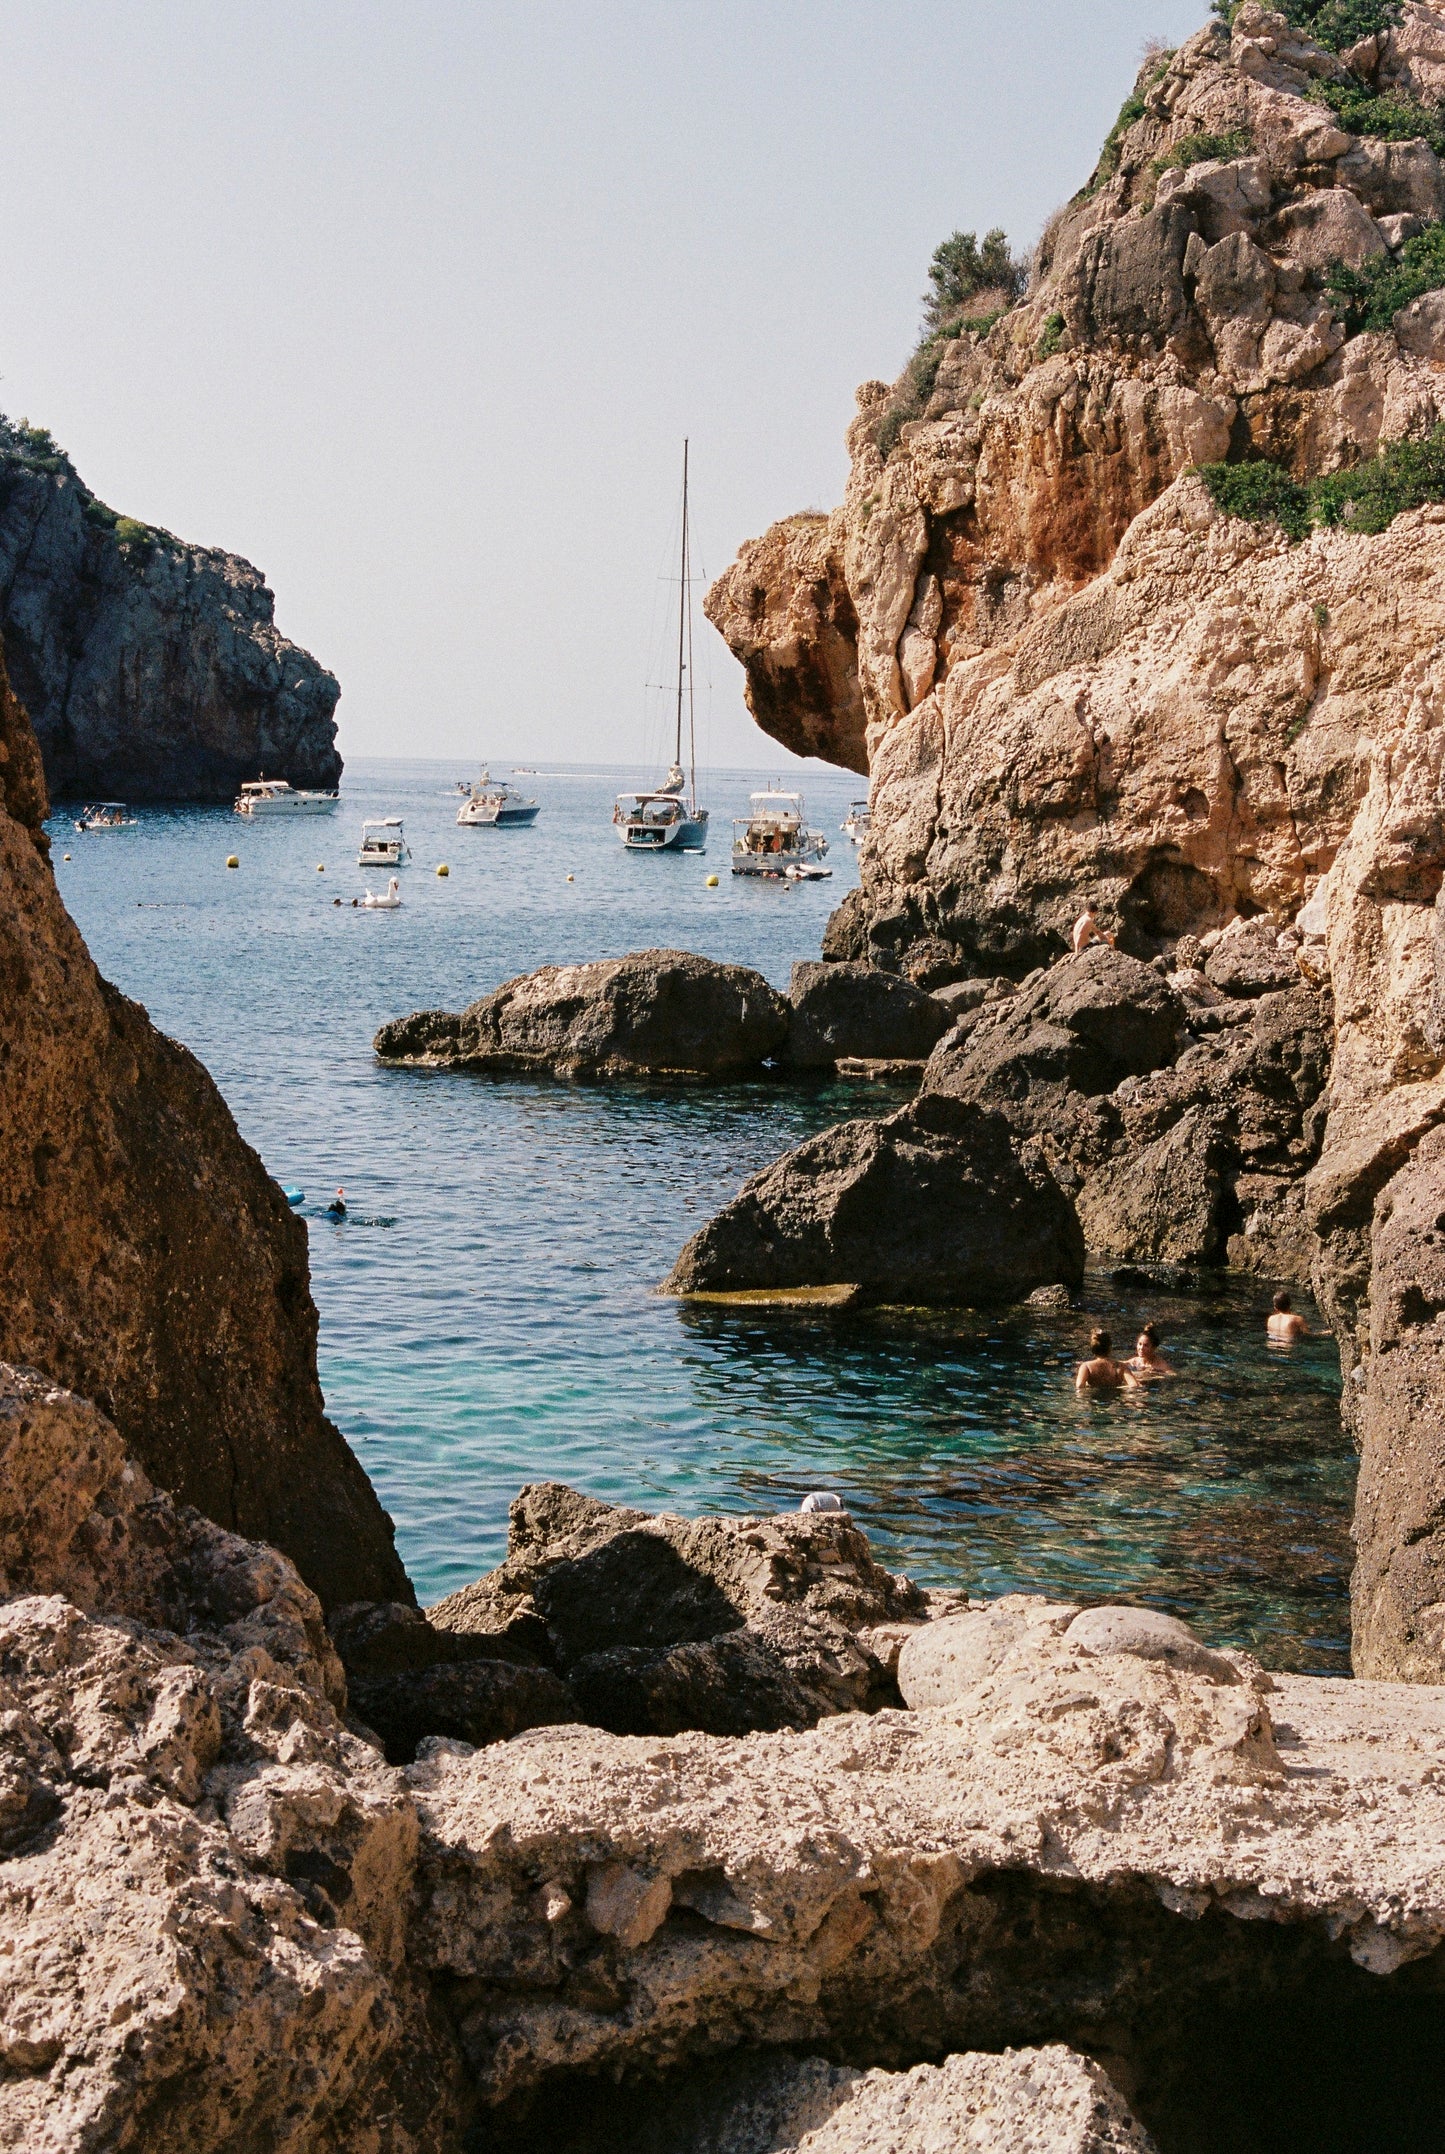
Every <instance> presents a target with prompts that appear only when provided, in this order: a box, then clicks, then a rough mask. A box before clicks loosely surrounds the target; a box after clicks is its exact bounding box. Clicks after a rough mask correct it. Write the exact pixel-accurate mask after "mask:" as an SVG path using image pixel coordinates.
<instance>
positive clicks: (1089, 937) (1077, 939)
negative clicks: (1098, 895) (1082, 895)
mask: <svg viewBox="0 0 1445 2154" xmlns="http://www.w3.org/2000/svg"><path fill="white" fill-rule="evenodd" d="M1113 940H1114V938H1113V936H1112V935H1106V934H1105V933H1104V930H1103V929H1102V928H1101V927H1100V925H1099V916H1098V914H1097V913H1096V912H1095V910H1094V908H1093V906H1092V905H1091V904H1090V903H1089V901H1088V899H1087V898H1086V899H1085V900H1084V909H1083V911H1082V912H1081V913H1080V914H1079V917H1078V919H1077V920H1076V921H1075V922H1074V934H1073V943H1074V955H1075V957H1077V956H1078V954H1079V952H1080V951H1081V950H1087V949H1088V947H1089V944H1090V943H1091V942H1110V943H1111V942H1112V941H1113Z"/></svg>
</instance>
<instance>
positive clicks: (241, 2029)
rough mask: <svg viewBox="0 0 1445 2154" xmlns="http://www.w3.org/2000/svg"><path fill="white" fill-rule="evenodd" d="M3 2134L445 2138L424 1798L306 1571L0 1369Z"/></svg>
mask: <svg viewBox="0 0 1445 2154" xmlns="http://www.w3.org/2000/svg"><path fill="white" fill-rule="evenodd" d="M0 1565H3V1575H0V1670H3V1675H0V1693H3V1697H0V1703H3V1711H0V1854H3V1857H4V1860H3V1861H0V1923H3V1928H4V1935H5V1939H6V1977H5V1982H4V1984H3V1986H0V2056H3V2059H4V2066H5V2069H4V2071H3V2073H0V2143H3V2144H5V2145H6V2146H13V2147H17V2148H18V2147H25V2148H26V2149H32V2148H33V2149H35V2150H36V2154H42V2150H47V2154H82V2150H83V2149H86V2148H92V2147H97V2146H100V2145H113V2146H122V2145H124V2146H135V2147H141V2146H143V2147H145V2148H146V2149H147V2154H222V2150H223V2149H227V2148H233V2147H236V2146H239V2145H241V2144H249V2145H253V2146H261V2145H264V2146H266V2147H267V2148H274V2149H275V2150H276V2154H342V2150H343V2149H345V2150H346V2154H441V2150H442V2149H443V2148H446V2147H451V2146H455V2144H456V2139H457V2135H458V2131H459V2126H460V2121H461V2118H462V2115H463V2111H464V2107H465V2098H464V2094H463V2090H462V2087H461V2080H460V2073H459V2067H458V2060H457V2055H456V2051H455V2047H454V2045H453V2043H452V2041H451V2038H450V2036H449V2034H448V2032H447V2030H446V2028H445V2026H444V2024H443V2023H442V2022H441V2020H440V2019H439V2018H438V2017H437V2015H436V2014H435V2011H434V2009H433V2007H432V2004H431V2001H430V1999H429V1998H428V1996H427V1995H426V1992H425V1990H424V1988H423V1987H422V1986H420V1985H418V1984H417V1982H416V1981H415V1980H414V1978H413V1977H412V1975H411V1974H410V1973H409V1971H408V1968H407V1966H406V1963H405V1946H406V1919H407V1916H406V1908H407V1894H408V1891H409V1888H410V1884H411V1880H412V1877H413V1874H414V1869H415V1862H416V1855H417V1822H416V1816H415V1812H414V1810H413V1807H412V1805H411V1803H410V1800H409V1799H408V1797H407V1794H406V1791H405V1789H404V1787H403V1786H402V1784H401V1782H400V1781H399V1779H398V1778H397V1776H396V1775H394V1774H392V1773H390V1772H389V1770H388V1768H387V1767H386V1766H385V1765H384V1763H383V1762H382V1760H381V1759H380V1757H379V1756H378V1755H377V1753H376V1752H375V1751H374V1750H372V1749H371V1748H370V1747H369V1746H368V1745H367V1744H366V1743H364V1742H363V1741H361V1740H359V1739H358V1738H357V1737H356V1736H355V1735H353V1734H352V1733H350V1732H349V1731H348V1729H347V1727H346V1726H345V1724H344V1723H343V1721H342V1719H341V1717H340V1714H339V1711H338V1708H340V1707H342V1706H344V1704H345V1684H344V1680H343V1677H342V1672H341V1666H340V1663H339V1661H338V1660H337V1658H336V1655H335V1653H334V1652H333V1650H332V1648H331V1644H330V1641H329V1639H328V1638H327V1634H326V1630H325V1627H324V1625H323V1622H322V1619H321V1609H320V1605H319V1603H318V1602H317V1600H316V1598H315V1596H314V1594H312V1593H311V1592H309V1591H308V1590H307V1588H306V1587H305V1586H304V1585H303V1584H302V1582H301V1580H300V1579H299V1577H298V1576H297V1574H296V1572H295V1570H294V1569H293V1567H292V1566H291V1564H290V1563H288V1562H287V1561H286V1559H285V1558H284V1557H283V1556H281V1555H278V1554H277V1553H276V1551H275V1550H274V1549H270V1548H265V1547H261V1546H258V1545H257V1544H255V1543H254V1542H249V1541H244V1540H241V1539H238V1538H237V1536H235V1535H234V1534H231V1533H227V1532H225V1531H223V1530H222V1529H221V1528H220V1527H218V1526H216V1525H213V1524H212V1523H211V1521H210V1520H209V1519H205V1518H202V1517H201V1516H200V1514H199V1513H198V1512H195V1511H193V1510H188V1509H183V1508H178V1507H177V1506H176V1505H175V1504H174V1503H173V1502H172V1501H171V1499H170V1498H169V1497H168V1496H167V1495H165V1494H164V1493H162V1492H161V1491H159V1490H157V1489H155V1488H153V1487H152V1486H151V1484H150V1483H149V1481H148V1480H147V1479H146V1476H145V1474H144V1473H143V1472H142V1471H141V1469H140V1468H139V1467H138V1466H137V1465H136V1463H135V1462H134V1460H127V1458H126V1457H125V1454H124V1450H123V1447H122V1444H121V1441H120V1438H119V1436H118V1435H117V1433H116V1430H115V1428H114V1427H113V1426H112V1424H111V1423H110V1422H109V1421H107V1420H106V1418H105V1417H104V1416H103V1415H101V1414H100V1413H98V1412H97V1411H96V1410H95V1408H94V1407H92V1406H90V1405H89V1404H88V1403H87V1402H85V1401H83V1400H79V1399H76V1398H74V1397H73V1396H71V1395H70V1394H68V1393H65V1392H62V1391H59V1390H58V1389H57V1388H56V1387H55V1386H54V1385H53V1384H51V1383H50V1382H49V1381H48V1379H46V1378H44V1377H42V1376H39V1375H37V1374H35V1373H34V1372H31V1371H24V1370H18V1371H17V1370H13V1369H8V1368H0Z"/></svg>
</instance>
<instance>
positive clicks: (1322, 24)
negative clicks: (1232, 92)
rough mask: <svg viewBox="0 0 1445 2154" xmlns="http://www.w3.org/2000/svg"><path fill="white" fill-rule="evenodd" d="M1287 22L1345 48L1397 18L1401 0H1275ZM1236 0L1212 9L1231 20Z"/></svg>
mask: <svg viewBox="0 0 1445 2154" xmlns="http://www.w3.org/2000/svg"><path fill="white" fill-rule="evenodd" d="M1275 4H1276V6H1277V8H1278V11H1279V13H1280V14H1281V15H1283V17H1284V18H1285V21H1286V22H1292V23H1293V24H1294V26H1295V28H1296V29H1297V30H1307V31H1308V32H1309V34H1310V36H1311V37H1313V38H1316V39H1318V41H1319V43H1320V44H1321V45H1324V46H1327V47H1328V49H1329V50H1330V51H1331V52H1348V51H1349V49H1350V47H1351V46H1352V45H1358V43H1359V42H1360V40H1361V38H1365V37H1377V36H1378V35H1379V33H1380V32H1381V31H1382V30H1388V29H1389V28H1390V26H1391V24H1392V23H1397V22H1398V21H1399V20H1400V0H1275ZM1238 8H1239V0H1214V13H1215V15H1216V16H1217V17H1218V18H1219V20H1220V21H1221V22H1222V23H1226V24H1228V23H1232V22H1233V20H1234V17H1235V15H1236V13H1237V12H1238Z"/></svg>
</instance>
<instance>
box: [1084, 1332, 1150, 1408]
mask: <svg viewBox="0 0 1445 2154" xmlns="http://www.w3.org/2000/svg"><path fill="white" fill-rule="evenodd" d="M1113 1343H1114V1342H1113V1339H1112V1338H1111V1337H1110V1335H1109V1333H1108V1332H1107V1331H1096V1332H1094V1333H1093V1335H1092V1336H1091V1338H1090V1340H1089V1354H1090V1359H1089V1360H1088V1361H1081V1362H1080V1363H1079V1366H1078V1368H1077V1369H1075V1371H1074V1389H1075V1390H1076V1391H1077V1392H1078V1393H1079V1394H1080V1395H1081V1396H1082V1394H1083V1393H1084V1392H1086V1391H1137V1390H1138V1388H1139V1379H1138V1377H1137V1376H1136V1375H1135V1374H1134V1372H1133V1370H1132V1369H1131V1368H1129V1367H1128V1366H1127V1365H1126V1363H1124V1362H1122V1361H1115V1359H1114V1357H1113V1354H1112V1353H1111V1351H1110V1349H1111V1347H1112V1346H1113Z"/></svg>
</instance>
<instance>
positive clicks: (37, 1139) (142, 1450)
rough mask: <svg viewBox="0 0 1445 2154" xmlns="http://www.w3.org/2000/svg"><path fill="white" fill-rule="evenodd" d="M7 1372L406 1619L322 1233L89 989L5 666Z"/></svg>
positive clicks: (190, 1496)
mask: <svg viewBox="0 0 1445 2154" xmlns="http://www.w3.org/2000/svg"><path fill="white" fill-rule="evenodd" d="M0 788H3V793H0V1357H8V1358H9V1359H11V1360H15V1361H24V1362H29V1363H31V1364H34V1365H36V1366H39V1367H43V1368H45V1369H46V1370H47V1371H48V1372H49V1373H50V1374H52V1375H54V1376H56V1377H58V1378H59V1379H60V1380H61V1381H63V1382H64V1383H66V1384H69V1385H72V1386H74V1387H75V1388H76V1389H77V1390H79V1391H81V1392H83V1393H84V1394H85V1395H86V1396H87V1397H90V1398H93V1399H95V1400H96V1401H97V1403H98V1404H99V1405H100V1406H102V1407H103V1409H104V1410H105V1412H106V1413H107V1414H109V1415H110V1417H111V1418H112V1419H113V1420H114V1421H115V1423H116V1425H117V1427H118V1428H119V1429H120V1431H121V1435H122V1437H123V1439H124V1441H125V1443H126V1445H127V1447H128V1448H129V1449H130V1450H131V1451H132V1452H133V1453H134V1454H135V1456H136V1457H137V1458H138V1459H139V1460H140V1461H141V1463H142V1464H143V1465H144V1467H145V1469H146V1471H147V1472H148V1473H149V1474H150V1475H151V1476H152V1478H153V1479H154V1480H155V1481H156V1482H157V1483H159V1485H160V1486H161V1487H163V1488H166V1489H169V1490H170V1491H171V1492H172V1493H173V1494H174V1495H176V1496H177V1497H178V1498H180V1499H181V1500H182V1501H185V1502H189V1503H194V1504H195V1505H196V1506H197V1508H198V1509H200V1510H203V1511H204V1512H206V1514H207V1516H208V1517H211V1518H214V1519H216V1520H217V1521H218V1522H219V1523H220V1524H222V1525H225V1526H229V1527H231V1528H233V1529H234V1530H237V1531H241V1532H246V1533H250V1534H255V1535H264V1536H265V1537H266V1538H267V1539H268V1540H270V1541H272V1542H274V1543H275V1544H276V1545H277V1546H278V1547H280V1548H282V1549H284V1550H285V1551H286V1553H287V1554H288V1555H290V1556H291V1557H292V1558H293V1560H294V1561H295V1562H296V1564H297V1566H298V1568H299V1569H300V1570H301V1571H302V1573H303V1575H304V1576H305V1577H306V1578H307V1580H308V1582H309V1583H310V1584H311V1585H312V1586H314V1587H315V1589H316V1591H317V1592H318V1593H320V1594H321V1596H322V1597H323V1599H325V1600H328V1601H329V1600H355V1599H358V1598H361V1597H366V1598H368V1599H382V1598H388V1599H406V1598H410V1596H411V1588H410V1586H409V1584H408V1582H407V1579H406V1574H405V1572H404V1571H403V1569H402V1566H401V1564H400V1562H399V1560H398V1559H397V1556H396V1552H395V1549H394V1547H393V1544H392V1534H391V1524H390V1521H389V1519H388V1518H387V1516H386V1514H385V1512H384V1511H383V1510H382V1508H381V1505H380V1504H379V1503H378V1501H377V1498H376V1495H375V1493H374V1491H373V1489H372V1487H371V1484H370V1482H369V1481H368V1480H367V1478H366V1476H365V1474H364V1473H363V1472H362V1470H361V1467H360V1466H359V1465H358V1463H357V1461H356V1459H355V1458H354V1457H353V1455H352V1453H351V1451H350V1449H349V1448H348V1446H347V1445H346V1443H345V1441H344V1440H343V1438H342V1436H341V1435H340V1433H339V1432H338V1431H337V1430H336V1429H335V1428H334V1427H333V1426H332V1424H331V1423H330V1422H329V1421H328V1420H327V1419H326V1417H325V1414H324V1412H323V1410H322V1399H321V1388H320V1385H319V1383H318V1381H317V1376H316V1310H315V1307H314V1305H313V1303H312V1300H311V1294H310V1288H309V1277H308V1265H307V1251H306V1230H305V1228H304V1226H303V1225H302V1223H301V1222H300V1220H298V1219H297V1218H296V1217H295V1215H294V1214H293V1213H292V1212H291V1211H290V1210H289V1209H288V1207H287V1205H286V1202H285V1199H284V1198H283V1197H282V1195H281V1192H280V1190H279V1189H278V1188H277V1187H276V1184H275V1183H274V1182H273V1181H272V1180H271V1178H270V1176H269V1175H268V1174H267V1173H266V1170H265V1168H264V1167H263V1166H262V1164H261V1162H260V1160H259V1159H258V1158H257V1157H256V1154H255V1153H254V1152H253V1151H252V1150H251V1148H250V1146H249V1145H247V1144H246V1143H244V1142H243V1141H242V1139H241V1137H240V1135H239V1133H238V1132H237V1129H236V1125H235V1122H234V1121H233V1120H232V1117H231V1114H230V1112H229V1110H228V1109H227V1107H226V1104H225V1102H224V1101H223V1100H222V1098H221V1096H220V1094H219V1092H218V1091H217V1090H216V1087H215V1086H214V1084H213V1083H212V1082H211V1080H210V1078H209V1077H208V1076H207V1074H206V1072H205V1070H204V1069H202V1067H201V1065H200V1063H199V1062H197V1061H196V1059H195V1057H194V1056H193V1055H191V1054H189V1053H187V1051H186V1049H185V1048H183V1047H180V1046H178V1045H177V1044H176V1042H175V1041H173V1040H168V1039H166V1038H164V1037H163V1036H162V1035H161V1034H160V1033H159V1032H157V1031H156V1030H155V1028H154V1026H153V1025H152V1024H151V1023H150V1020H149V1019H148V1018H147V1016H146V1014H145V1012H144V1011H143V1010H142V1009H140V1008H139V1007H138V1006H137V1005H136V1004H135V1003H133V1002H128V1001H127V1000H126V999H125V997H124V996H123V995H120V994H117V993H116V991H115V989H114V988H112V987H110V986H109V985H108V984H107V983H106V982H105V981H104V980H103V979H102V978H101V977H100V975H99V973H98V972H97V971H96V968H95V966H94V964H93V963H92V961H91V959H90V956H89V954H88V953H87V951H86V948H85V945H84V943H83V942H82V940H81V938H80V936H79V934H78V933H77V931H76V928H75V926H74V923H73V922H72V921H71V919H70V917H69V915H68V914H67V913H66V910H65V907H64V905H63V904H62V903H61V900H60V897H59V894H58V892H57V890H56V887H55V880H54V876H53V875H52V873H51V869H50V865H49V860H48V857H47V845H46V840H45V837H44V834H43V832H42V830H41V827H40V825H41V820H42V817H43V815H44V812H45V806H44V802H45V794H44V784H43V781H42V778H41V774H40V767H39V758H38V756H37V754H36V749H35V741H34V736H33V734H32V733H31V730H30V727H29V725H28V723H27V721H26V717H25V713H24V711H23V710H22V709H21V708H20V706H19V704H18V702H17V701H16V699H15V697H14V696H13V695H12V694H11V692H10V689H9V687H8V685H7V683H6V682H5V680H4V676H3V670H0Z"/></svg>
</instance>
